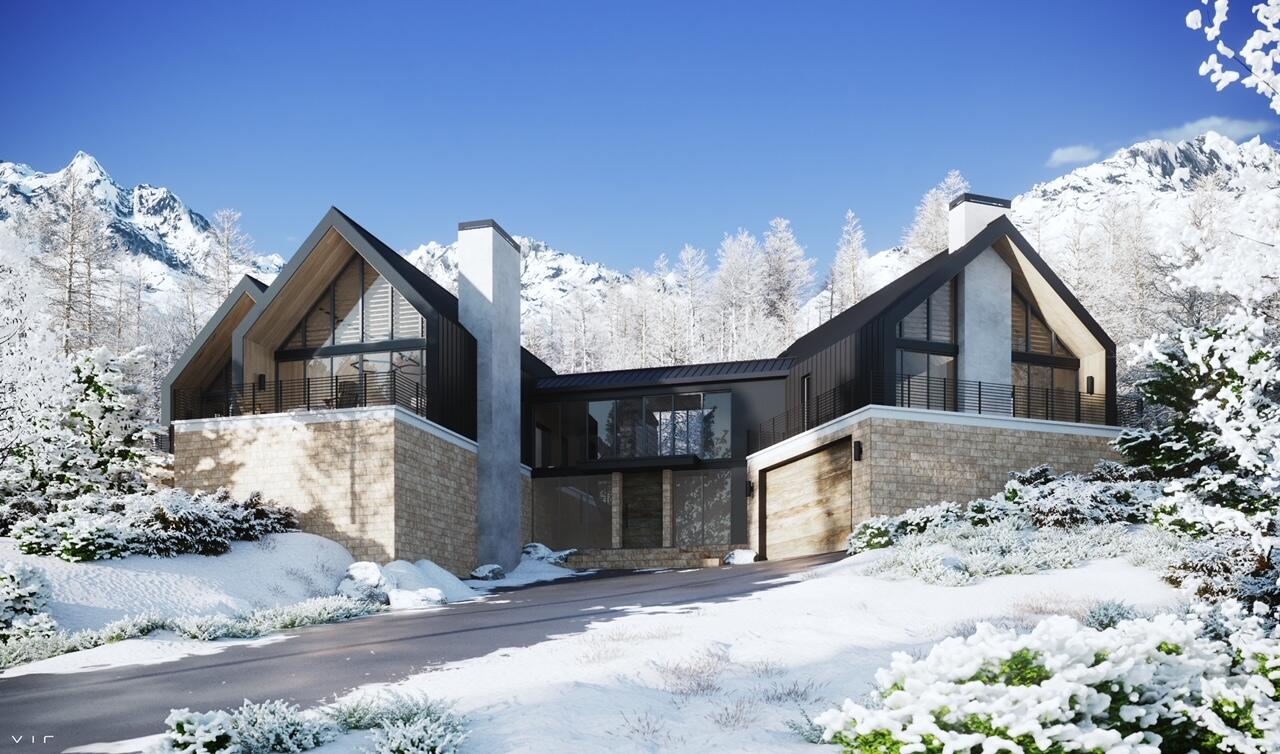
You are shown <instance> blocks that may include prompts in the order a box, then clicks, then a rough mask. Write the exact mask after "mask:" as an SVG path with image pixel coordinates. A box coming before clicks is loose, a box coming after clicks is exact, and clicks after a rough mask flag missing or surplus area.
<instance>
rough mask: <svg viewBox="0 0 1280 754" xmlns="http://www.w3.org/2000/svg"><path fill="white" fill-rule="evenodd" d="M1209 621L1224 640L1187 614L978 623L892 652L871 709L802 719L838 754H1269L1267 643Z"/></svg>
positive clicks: (1279, 707) (1276, 649) (1272, 654)
mask: <svg viewBox="0 0 1280 754" xmlns="http://www.w3.org/2000/svg"><path fill="white" fill-rule="evenodd" d="M1219 620H1221V621H1222V622H1223V624H1224V625H1225V626H1226V628H1227V630H1226V631H1225V634H1224V635H1225V638H1224V639H1215V638H1211V637H1210V636H1207V635H1205V631H1204V628H1205V623H1204V621H1203V620H1202V619H1201V618H1199V617H1195V616H1190V617H1182V618H1180V617H1175V616H1172V615H1157V616H1155V617H1152V618H1149V619H1137V620H1128V621H1123V622H1121V623H1118V624H1117V625H1115V626H1114V627H1112V628H1108V629H1105V630H1097V629H1092V628H1089V627H1087V626H1083V625H1081V624H1079V623H1078V622H1076V621H1075V620H1072V619H1070V618H1066V617H1061V616H1056V617H1051V618H1047V619H1045V620H1044V621H1042V622H1041V623H1040V624H1039V625H1037V626H1036V628H1035V629H1033V630H1032V631H1031V632H1030V633H1023V634H1020V633H1017V632H1015V631H1008V630H1001V629H997V628H995V627H992V626H989V625H980V626H979V627H978V630H977V631H976V632H975V633H974V634H973V635H972V636H969V637H967V638H958V637H953V638H950V639H946V640H944V641H942V642H940V643H939V644H937V645H936V646H935V647H934V648H933V649H932V650H931V651H930V652H929V654H928V655H927V656H926V657H924V658H922V659H914V658H912V657H911V656H910V655H907V654H904V653H897V654H895V655H894V658H893V660H892V662H891V663H890V666H889V668H887V669H884V670H881V671H879V672H878V673H877V676H876V680H877V683H878V684H879V686H880V694H879V696H880V703H879V704H878V705H869V706H864V705H862V704H858V703H855V702H853V701H850V700H846V701H845V703H844V705H843V706H842V707H841V708H839V709H832V710H828V711H827V712H825V713H823V714H822V715H820V716H818V717H817V718H816V721H817V722H818V723H819V724H821V725H823V726H824V727H825V729H826V731H825V737H826V739H827V740H831V741H834V742H836V743H839V744H840V745H842V746H843V747H844V749H845V751H849V752H892V751H929V752H934V751H938V752H941V751H948V752H975V753H976V752H994V751H1035V752H1051V751H1052V752H1065V751H1106V752H1108V753H1109V754H1154V752H1157V751H1166V752H1185V751H1192V750H1198V751H1201V752H1208V751H1224V752H1237V753H1239V754H1263V752H1274V751H1276V750H1277V747H1280V701H1277V699H1276V698H1275V691H1274V688H1275V687H1274V686H1273V682H1274V681H1276V680H1278V679H1280V633H1277V632H1276V631H1275V630H1272V631H1268V630H1267V629H1266V628H1265V627H1264V624H1263V620H1262V617H1261V616H1259V615H1249V614H1247V613H1246V612H1245V611H1244V610H1243V608H1241V606H1240V605H1239V604H1238V603H1235V602H1229V603H1226V604H1225V605H1224V606H1223V607H1222V609H1221V617H1220V618H1219Z"/></svg>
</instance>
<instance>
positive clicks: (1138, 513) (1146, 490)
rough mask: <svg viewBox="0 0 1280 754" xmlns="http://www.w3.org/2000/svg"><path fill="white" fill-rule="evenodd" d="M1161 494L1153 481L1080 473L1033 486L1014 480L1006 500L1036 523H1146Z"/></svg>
mask: <svg viewBox="0 0 1280 754" xmlns="http://www.w3.org/2000/svg"><path fill="white" fill-rule="evenodd" d="M1106 473H1110V472H1106ZM1160 496H1161V490H1160V486H1159V485H1157V484H1155V483H1153V482H1129V481H1126V482H1111V481H1090V480H1088V479H1086V478H1084V477H1081V476H1078V475H1076V474H1063V475H1062V476H1060V477H1057V478H1053V479H1049V480H1042V481H1037V483H1036V484H1032V485H1027V484H1023V483H1021V482H1018V481H1016V480H1011V481H1010V482H1009V483H1008V484H1007V485H1006V486H1005V492H1004V498H1005V500H1006V501H1007V502H1009V503H1011V504H1013V505H1014V508H1015V510H1016V511H1017V512H1018V513H1019V514H1020V515H1023V516H1026V517H1027V518H1028V519H1029V520H1030V522H1031V523H1032V524H1033V525H1035V526H1052V527H1057V528H1065V527H1071V526H1087V525H1091V524H1108V523H1116V522H1127V523H1134V524H1136V523H1144V522H1146V521H1149V520H1150V519H1151V507H1152V504H1153V502H1154V501H1155V500H1157V499H1158V498H1159V497H1160Z"/></svg>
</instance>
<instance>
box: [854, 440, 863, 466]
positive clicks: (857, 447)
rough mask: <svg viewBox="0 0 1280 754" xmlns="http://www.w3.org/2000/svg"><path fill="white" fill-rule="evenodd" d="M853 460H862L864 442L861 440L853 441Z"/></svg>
mask: <svg viewBox="0 0 1280 754" xmlns="http://www.w3.org/2000/svg"><path fill="white" fill-rule="evenodd" d="M853 460H855V461H861V460H862V441H861V440H854V441H853Z"/></svg>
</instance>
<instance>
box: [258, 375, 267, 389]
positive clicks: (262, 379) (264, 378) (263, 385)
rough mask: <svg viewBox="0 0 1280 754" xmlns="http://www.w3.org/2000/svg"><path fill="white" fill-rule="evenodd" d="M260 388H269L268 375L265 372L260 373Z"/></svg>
mask: <svg viewBox="0 0 1280 754" xmlns="http://www.w3.org/2000/svg"><path fill="white" fill-rule="evenodd" d="M258 389H259V390H266V389H267V376H266V375H265V374H259V375H258Z"/></svg>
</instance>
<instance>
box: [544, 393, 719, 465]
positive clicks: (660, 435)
mask: <svg viewBox="0 0 1280 754" xmlns="http://www.w3.org/2000/svg"><path fill="white" fill-rule="evenodd" d="M555 411H559V414H554V413H553V412H555ZM553 416H558V419H556V418H553ZM533 423H534V442H535V445H537V444H539V443H542V444H543V445H545V444H547V443H549V444H550V448H547V449H538V447H535V455H534V464H535V466H539V467H544V466H550V465H573V464H578V463H581V462H583V461H601V460H609V459H613V458H660V457H662V456H670V455H691V456H697V457H699V458H705V459H718V458H729V457H731V456H732V453H733V395H732V393H729V392H728V391H718V392H714V393H677V394H674V395H672V394H669V393H668V394H663V395H646V396H637V397H634V398H619V399H616V400H598V401H566V402H563V403H546V404H541V403H540V404H536V405H535V406H534V408H533Z"/></svg>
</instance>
